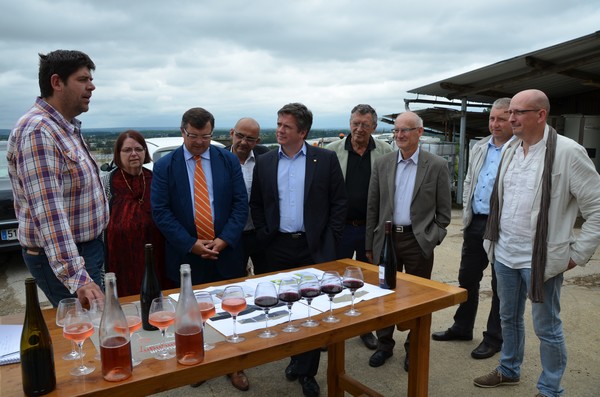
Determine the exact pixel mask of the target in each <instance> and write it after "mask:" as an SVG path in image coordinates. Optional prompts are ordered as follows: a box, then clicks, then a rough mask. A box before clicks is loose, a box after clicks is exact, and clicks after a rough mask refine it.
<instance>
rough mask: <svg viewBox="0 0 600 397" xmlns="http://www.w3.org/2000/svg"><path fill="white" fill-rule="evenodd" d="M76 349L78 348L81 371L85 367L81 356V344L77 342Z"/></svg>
mask: <svg viewBox="0 0 600 397" xmlns="http://www.w3.org/2000/svg"><path fill="white" fill-rule="evenodd" d="M77 347H78V348H79V369H80V370H82V369H83V368H84V367H85V366H84V365H83V354H82V353H81V349H82V348H83V342H77Z"/></svg>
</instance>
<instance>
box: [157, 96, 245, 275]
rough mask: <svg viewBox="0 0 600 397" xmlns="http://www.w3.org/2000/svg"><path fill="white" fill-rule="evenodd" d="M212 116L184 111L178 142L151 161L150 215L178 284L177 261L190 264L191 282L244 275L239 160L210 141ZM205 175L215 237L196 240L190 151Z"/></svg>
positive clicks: (196, 110)
mask: <svg viewBox="0 0 600 397" xmlns="http://www.w3.org/2000/svg"><path fill="white" fill-rule="evenodd" d="M214 124H215V122H214V117H213V116H212V114H211V113H209V112H208V111H206V110H205V109H202V108H192V109H190V110H188V111H187V112H185V114H184V115H183V118H182V120H181V135H182V136H183V145H182V146H181V147H179V148H177V149H176V150H174V151H173V152H171V153H169V154H168V155H166V156H164V157H163V158H161V159H160V160H158V161H157V162H156V164H154V175H153V178H152V190H151V202H152V216H153V217H154V221H155V222H156V225H157V226H158V228H159V229H160V231H161V232H162V234H163V235H164V237H165V239H166V250H165V251H166V253H165V257H166V258H165V263H166V268H167V269H166V270H167V277H169V278H170V279H171V280H173V281H174V282H175V283H177V285H179V279H180V278H179V266H180V265H181V264H182V263H189V264H190V265H191V268H192V283H193V284H200V283H207V282H212V281H219V280H226V279H230V278H235V277H242V276H244V275H245V267H244V265H243V263H242V247H241V236H242V231H243V230H244V225H245V224H246V219H247V217H248V195H247V193H246V187H245V185H244V178H243V176H242V170H241V168H240V162H239V160H238V159H237V157H236V156H235V155H234V154H232V153H231V152H229V151H227V150H224V149H221V148H218V147H215V146H212V145H211V144H210V140H211V137H212V131H213V129H214ZM197 155H199V156H200V157H201V161H202V168H203V170H204V173H205V175H206V182H207V185H208V193H209V197H210V202H211V211H212V215H213V224H214V232H215V239H214V240H200V239H198V237H197V234H196V226H195V224H194V199H193V192H194V188H193V186H194V167H195V164H196V160H194V156H197Z"/></svg>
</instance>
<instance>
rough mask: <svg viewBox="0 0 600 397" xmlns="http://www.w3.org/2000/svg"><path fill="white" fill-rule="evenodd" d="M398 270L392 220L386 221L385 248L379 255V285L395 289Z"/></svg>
mask: <svg viewBox="0 0 600 397" xmlns="http://www.w3.org/2000/svg"><path fill="white" fill-rule="evenodd" d="M397 271H398V264H397V262H396V251H394V242H393V241H392V221H386V222H385V237H384V240H383V248H382V249H381V255H380V256H379V287H381V288H385V289H395V288H396V272H397Z"/></svg>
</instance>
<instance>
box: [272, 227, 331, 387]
mask: <svg viewBox="0 0 600 397" xmlns="http://www.w3.org/2000/svg"><path fill="white" fill-rule="evenodd" d="M266 256H267V268H268V271H269V272H276V271H284V270H290V269H293V268H296V267H299V266H306V265H314V263H315V262H314V260H313V259H312V257H311V254H310V250H309V249H308V244H307V242H306V236H302V237H299V238H292V237H291V236H290V235H289V234H282V233H280V234H278V235H277V236H276V237H275V239H274V240H273V241H272V242H271V243H270V244H269V246H268V247H267V250H266ZM320 360H321V351H320V350H319V349H316V350H311V351H307V352H304V353H300V354H296V355H295V356H292V357H291V362H290V363H291V364H294V372H295V373H296V374H298V375H299V376H315V375H316V374H317V371H318V370H319V361H320Z"/></svg>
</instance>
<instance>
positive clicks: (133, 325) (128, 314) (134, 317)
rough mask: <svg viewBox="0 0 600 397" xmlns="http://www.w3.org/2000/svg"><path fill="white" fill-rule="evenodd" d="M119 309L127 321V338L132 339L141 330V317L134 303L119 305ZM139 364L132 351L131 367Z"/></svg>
mask: <svg viewBox="0 0 600 397" xmlns="http://www.w3.org/2000/svg"><path fill="white" fill-rule="evenodd" d="M121 309H122V310H123V314H125V318H126V319H127V326H128V327H129V338H130V339H132V335H133V334H134V333H135V332H137V331H139V330H140V328H142V317H141V316H140V311H139V309H138V307H137V305H136V304H135V303H123V304H122V305H121ZM140 363H141V361H140V360H138V359H137V358H135V355H134V354H133V349H132V352H131V365H133V366H134V367H135V366H136V365H140Z"/></svg>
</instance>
